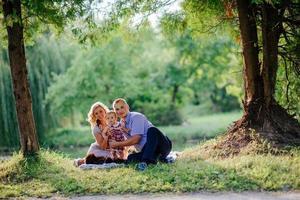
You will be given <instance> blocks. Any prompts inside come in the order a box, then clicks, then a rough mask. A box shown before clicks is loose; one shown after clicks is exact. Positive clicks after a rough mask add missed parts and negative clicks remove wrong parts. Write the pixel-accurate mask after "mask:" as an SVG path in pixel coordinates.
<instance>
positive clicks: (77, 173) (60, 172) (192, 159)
mask: <svg viewBox="0 0 300 200" xmlns="http://www.w3.org/2000/svg"><path fill="white" fill-rule="evenodd" d="M202 148H203V145H199V146H196V147H194V148H190V149H189V150H186V151H184V152H183V154H182V155H181V156H180V157H179V158H178V160H177V161H176V162H175V163H174V164H169V165H166V164H158V165H156V166H150V167H149V169H148V170H147V171H145V172H137V171H135V170H134V166H133V165H130V166H128V167H123V168H116V169H106V170H80V169H78V168H75V167H73V166H72V160H71V159H69V158H66V157H65V156H64V155H62V154H58V153H55V152H51V151H46V150H43V151H41V152H40V157H39V159H33V158H29V159H24V158H23V157H22V156H21V155H20V154H15V155H14V156H13V157H12V158H11V159H10V160H8V161H2V163H0V180H1V182H0V198H8V197H21V196H22V197H28V196H34V197H49V196H52V195H54V194H55V195H64V196H75V195H78V194H80V195H85V194H123V193H161V192H193V191H200V190H205V191H245V190H286V189H290V190H296V189H300V151H299V150H293V152H292V153H288V154H285V155H280V156H273V155H268V154H266V155H240V156H236V157H233V158H227V159H204V158H203V157H202V156H201V152H202Z"/></svg>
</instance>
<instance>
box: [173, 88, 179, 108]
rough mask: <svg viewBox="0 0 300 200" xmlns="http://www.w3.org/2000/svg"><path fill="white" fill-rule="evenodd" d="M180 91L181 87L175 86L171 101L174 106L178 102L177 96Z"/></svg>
mask: <svg viewBox="0 0 300 200" xmlns="http://www.w3.org/2000/svg"><path fill="white" fill-rule="evenodd" d="M178 90H179V86H178V85H177V84H175V85H174V86H173V91H172V99H171V102H172V104H175V102H176V96H177V93H178Z"/></svg>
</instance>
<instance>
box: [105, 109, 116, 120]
mask: <svg viewBox="0 0 300 200" xmlns="http://www.w3.org/2000/svg"><path fill="white" fill-rule="evenodd" d="M108 114H114V116H115V117H116V119H117V118H118V117H117V113H116V112H115V111H113V110H109V111H107V112H106V115H108Z"/></svg>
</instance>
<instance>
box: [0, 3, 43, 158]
mask: <svg viewBox="0 0 300 200" xmlns="http://www.w3.org/2000/svg"><path fill="white" fill-rule="evenodd" d="M2 4H3V12H4V19H5V21H6V28H7V35H8V52H9V61H10V68H11V75H12V80H13V90H14V96H15V102H16V110H17V118H18V124H19V132H20V142H21V151H22V153H23V154H24V155H26V154H32V153H37V152H38V150H39V144H38V139H37V135H36V129H35V123H34V118H33V112H32V100H31V95H30V90H29V82H28V77H27V73H28V72H27V68H26V57H25V49H24V38H23V25H22V15H21V2H20V0H13V1H11V0H3V1H2Z"/></svg>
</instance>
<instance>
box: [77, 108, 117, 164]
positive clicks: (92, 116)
mask: <svg viewBox="0 0 300 200" xmlns="http://www.w3.org/2000/svg"><path fill="white" fill-rule="evenodd" d="M107 112H108V108H107V106H105V105H104V104H103V103H101V102H96V103H94V104H93V105H92V106H91V109H90V111H89V113H88V122H89V123H90V125H91V129H92V134H93V136H94V139H95V142H94V143H92V144H91V146H90V148H89V150H88V152H87V156H86V158H90V157H96V158H109V159H112V157H113V156H112V154H111V152H110V151H109V150H107V148H108V142H107V141H108V136H107V135H106V129H107V122H106V118H105V115H106V113H107ZM86 158H80V159H76V160H74V165H75V166H79V165H81V164H84V163H85V161H86Z"/></svg>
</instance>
